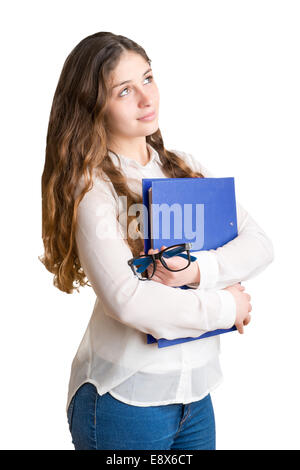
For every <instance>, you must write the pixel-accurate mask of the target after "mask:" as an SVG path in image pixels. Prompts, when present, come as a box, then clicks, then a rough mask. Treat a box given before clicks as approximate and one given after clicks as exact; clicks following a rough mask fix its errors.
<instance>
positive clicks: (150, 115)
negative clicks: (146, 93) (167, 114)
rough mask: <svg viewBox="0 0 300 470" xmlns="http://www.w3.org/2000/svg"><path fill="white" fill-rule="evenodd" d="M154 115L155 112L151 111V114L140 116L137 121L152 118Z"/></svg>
mask: <svg viewBox="0 0 300 470" xmlns="http://www.w3.org/2000/svg"><path fill="white" fill-rule="evenodd" d="M154 115H155V111H152V113H148V114H145V116H142V117H140V118H138V119H144V118H148V117H153V116H154Z"/></svg>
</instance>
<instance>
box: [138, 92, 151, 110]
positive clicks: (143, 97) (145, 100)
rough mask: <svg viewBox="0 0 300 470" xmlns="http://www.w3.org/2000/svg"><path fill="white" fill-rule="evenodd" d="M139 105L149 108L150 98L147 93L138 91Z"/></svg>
mask: <svg viewBox="0 0 300 470" xmlns="http://www.w3.org/2000/svg"><path fill="white" fill-rule="evenodd" d="M139 105H140V106H142V107H143V106H147V105H148V106H151V105H152V98H151V97H150V96H149V92H147V91H144V90H140V94H139Z"/></svg>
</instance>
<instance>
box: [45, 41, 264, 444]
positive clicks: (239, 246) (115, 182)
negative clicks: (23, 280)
mask: <svg viewBox="0 0 300 470" xmlns="http://www.w3.org/2000/svg"><path fill="white" fill-rule="evenodd" d="M158 114H159V91H158V87H157V84H156V83H155V78H154V73H153V70H152V69H151V60H150V59H149V58H148V56H147V54H146V52H145V51H144V49H143V48H142V47H141V46H139V45H138V44H136V43H135V42H134V41H132V40H130V39H128V38H126V37H124V36H120V35H115V34H112V33H110V32H100V33H96V34H93V35H91V36H88V37H86V38H84V39H83V40H82V41H81V42H79V44H78V45H77V46H76V47H75V48H74V49H73V50H72V51H71V53H70V54H69V56H68V57H67V59H66V61H65V64H64V66H63V69H62V72H61V75H60V78H59V82H58V85H57V88H56V91H55V95H54V99H53V104H52V109H51V114H50V120H49V127H48V134H47V146H46V160H45V167H44V171H43V175H42V224H43V227H42V229H43V230H42V236H43V242H44V247H45V253H44V256H43V257H42V258H41V261H42V262H43V264H44V265H45V267H46V268H47V270H49V271H50V272H51V273H53V274H54V285H55V286H56V287H57V288H58V289H60V290H61V291H63V292H67V293H72V292H73V291H74V290H75V289H76V290H77V291H79V289H78V287H80V286H85V285H88V286H91V287H92V288H93V290H94V292H95V294H96V296H97V297H96V302H95V306H94V310H93V312H92V316H91V318H90V321H89V324H88V327H87V329H86V331H85V334H84V336H83V338H82V341H81V343H80V345H79V347H78V350H77V353H76V355H75V357H74V360H73V363H72V367H71V376H70V381H69V393H68V398H67V406H66V411H67V417H68V423H69V429H70V432H71V435H72V442H73V444H74V446H75V449H76V450H77V449H78V450H82V449H99V450H102V449H118V450H121V449H153V450H155V449H215V420H214V411H213V406H212V401H211V396H210V392H211V391H212V390H213V389H214V388H215V387H217V385H218V384H219V383H220V381H221V380H222V373H221V370H220V364H219V341H220V338H219V336H212V337H208V338H204V339H201V340H194V341H189V342H186V343H182V344H177V345H173V346H170V347H166V348H159V349H158V347H157V343H154V344H147V333H149V334H151V335H153V336H154V337H155V338H167V339H175V338H181V337H198V336H200V335H201V334H202V333H204V332H206V331H209V330H214V329H217V328H230V327H231V326H233V325H234V324H235V325H236V326H237V328H238V331H239V332H240V333H243V327H244V326H245V325H247V324H248V323H249V321H250V314H249V312H250V311H251V309H252V307H251V304H250V300H251V298H250V295H249V294H247V293H246V292H245V290H244V287H242V286H241V285H240V284H239V282H241V281H245V280H247V279H250V278H252V277H254V276H256V275H257V274H258V273H260V272H261V271H262V270H264V269H265V268H266V267H267V266H268V265H269V263H271V262H272V260H273V246H272V243H271V241H270V239H269V238H268V237H267V236H266V234H265V233H264V231H263V230H262V229H261V228H260V227H259V226H258V225H257V224H256V222H255V221H254V220H253V219H252V217H251V216H250V214H249V213H248V212H247V211H246V210H245V209H244V208H243V207H242V206H241V205H240V204H239V203H237V219H238V236H237V237H236V238H235V239H234V240H232V241H231V242H229V243H227V244H226V245H224V246H223V247H220V248H218V249H217V250H209V251H199V252H193V254H195V255H196V256H197V261H196V262H193V263H191V264H190V266H189V267H188V268H187V269H185V270H182V271H178V272H171V271H168V270H167V269H165V268H164V267H163V265H162V264H161V263H160V262H158V264H157V271H156V273H155V276H154V277H153V278H152V279H148V280H147V282H141V281H140V280H139V279H138V278H137V277H136V276H134V274H133V272H132V271H131V269H130V266H129V265H128V263H127V261H128V260H129V259H130V258H132V257H133V256H139V255H140V254H141V253H142V252H143V250H144V242H143V235H142V234H143V224H142V221H143V214H142V213H143V208H142V193H141V189H142V186H141V182H142V178H147V177H150V178H152V177H158V178H161V177H169V178H170V177H176V178H187V177H188V178H204V177H205V176H213V175H212V174H211V173H210V172H209V171H208V170H207V169H206V168H205V167H204V166H203V165H202V164H201V163H200V162H199V161H198V159H196V158H194V157H193V156H192V155H191V154H188V153H185V152H183V151H179V150H172V151H171V150H167V149H166V148H165V147H164V143H163V138H162V135H161V132H160V130H159V127H158ZM149 115H150V116H149ZM145 116H148V117H145ZM132 207H133V208H134V207H135V208H138V210H135V211H132V210H131V208H132ZM155 251H156V252H157V251H158V250H155ZM151 252H152V253H153V250H150V251H149V252H148V254H149V253H151ZM180 260H181V258H179V257H175V258H173V259H172V263H174V266H176V265H177V263H179V262H180ZM89 282H90V284H89ZM182 285H189V286H190V287H191V289H187V290H183V289H174V288H173V287H178V286H182Z"/></svg>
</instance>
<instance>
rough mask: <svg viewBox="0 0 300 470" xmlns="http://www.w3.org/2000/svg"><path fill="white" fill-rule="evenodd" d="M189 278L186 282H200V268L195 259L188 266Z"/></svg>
mask: <svg viewBox="0 0 300 470" xmlns="http://www.w3.org/2000/svg"><path fill="white" fill-rule="evenodd" d="M189 268H190V279H189V282H188V284H200V269H199V265H198V263H197V261H193V262H192V263H191V264H190V266H189Z"/></svg>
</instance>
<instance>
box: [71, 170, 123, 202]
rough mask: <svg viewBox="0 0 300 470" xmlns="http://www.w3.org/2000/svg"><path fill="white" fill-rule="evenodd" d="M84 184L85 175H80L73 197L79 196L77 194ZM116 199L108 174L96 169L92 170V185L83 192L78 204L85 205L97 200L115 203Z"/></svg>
mask: <svg viewBox="0 0 300 470" xmlns="http://www.w3.org/2000/svg"><path fill="white" fill-rule="evenodd" d="M85 184H86V183H85V177H84V175H81V177H80V178H79V180H78V183H77V185H76V189H75V194H74V196H75V199H76V198H77V197H78V196H79V194H80V193H81V191H82V190H83V188H84V187H85ZM117 199H118V196H117V193H116V191H115V188H114V186H113V184H112V182H111V181H110V179H109V178H108V176H107V175H105V174H103V173H100V172H98V171H96V170H93V172H92V187H91V189H89V190H88V191H87V192H86V193H85V195H84V196H83V198H82V200H81V201H80V205H81V206H86V205H90V204H94V203H99V202H100V203H101V202H105V203H107V202H111V203H115V204H117Z"/></svg>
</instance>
